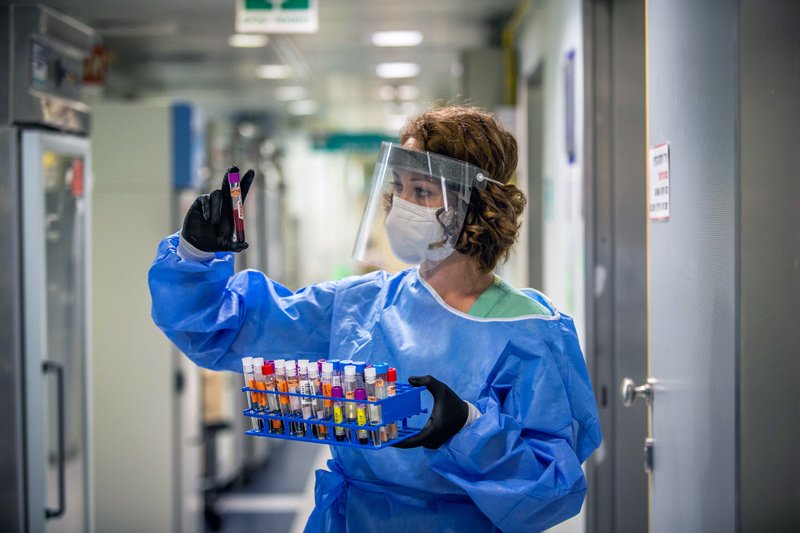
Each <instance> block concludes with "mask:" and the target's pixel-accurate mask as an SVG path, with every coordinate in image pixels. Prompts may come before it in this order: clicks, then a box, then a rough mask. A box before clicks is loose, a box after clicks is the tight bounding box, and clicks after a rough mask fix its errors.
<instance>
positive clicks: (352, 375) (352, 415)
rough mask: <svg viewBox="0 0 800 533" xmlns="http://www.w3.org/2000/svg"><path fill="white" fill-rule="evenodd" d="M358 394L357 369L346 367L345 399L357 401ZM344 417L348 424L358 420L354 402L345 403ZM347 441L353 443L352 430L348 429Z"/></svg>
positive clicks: (351, 366) (350, 366)
mask: <svg viewBox="0 0 800 533" xmlns="http://www.w3.org/2000/svg"><path fill="white" fill-rule="evenodd" d="M355 392H356V367H355V366H353V365H347V366H346V367H344V397H345V398H346V399H348V400H353V399H355ZM344 416H345V418H346V419H347V422H348V423H350V424H352V423H355V420H356V404H355V403H353V402H345V406H344ZM346 433H347V439H348V440H349V441H351V442H352V441H353V438H352V435H351V433H352V432H351V431H350V428H346Z"/></svg>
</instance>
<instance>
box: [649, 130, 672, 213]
mask: <svg viewBox="0 0 800 533" xmlns="http://www.w3.org/2000/svg"><path fill="white" fill-rule="evenodd" d="M647 164H648V166H649V171H650V220H669V144H668V143H664V144H659V145H657V146H653V147H652V148H650V157H649V158H648V162H647Z"/></svg>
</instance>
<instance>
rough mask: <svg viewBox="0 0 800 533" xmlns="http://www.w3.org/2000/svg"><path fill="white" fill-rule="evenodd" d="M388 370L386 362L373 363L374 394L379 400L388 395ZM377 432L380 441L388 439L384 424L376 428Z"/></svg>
mask: <svg viewBox="0 0 800 533" xmlns="http://www.w3.org/2000/svg"><path fill="white" fill-rule="evenodd" d="M388 370H389V365H388V364H386V363H378V364H377V365H375V395H376V396H377V397H378V399H379V400H383V399H385V398H386V397H387V396H388V394H387V392H386V373H387V372H388ZM381 415H383V413H381ZM378 433H379V436H380V439H381V442H386V441H387V440H389V436H388V433H387V432H386V426H380V427H379V428H378Z"/></svg>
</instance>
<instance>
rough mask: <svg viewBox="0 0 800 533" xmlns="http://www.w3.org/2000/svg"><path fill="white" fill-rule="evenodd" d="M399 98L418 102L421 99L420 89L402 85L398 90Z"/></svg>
mask: <svg viewBox="0 0 800 533" xmlns="http://www.w3.org/2000/svg"><path fill="white" fill-rule="evenodd" d="M397 98H399V99H400V100H416V99H417V98H419V88H418V87H417V86H416V85H401V86H400V87H398V88H397Z"/></svg>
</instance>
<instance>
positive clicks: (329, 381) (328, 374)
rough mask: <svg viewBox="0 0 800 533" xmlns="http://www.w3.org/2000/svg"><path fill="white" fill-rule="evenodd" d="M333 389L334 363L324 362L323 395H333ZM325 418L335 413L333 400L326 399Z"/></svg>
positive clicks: (324, 402) (327, 396)
mask: <svg viewBox="0 0 800 533" xmlns="http://www.w3.org/2000/svg"><path fill="white" fill-rule="evenodd" d="M331 389H333V363H330V362H328V363H322V395H323V396H325V397H326V398H330V397H331V396H332V394H331ZM322 405H323V407H324V409H325V418H330V416H331V415H332V414H333V400H324V401H323V404H322Z"/></svg>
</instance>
